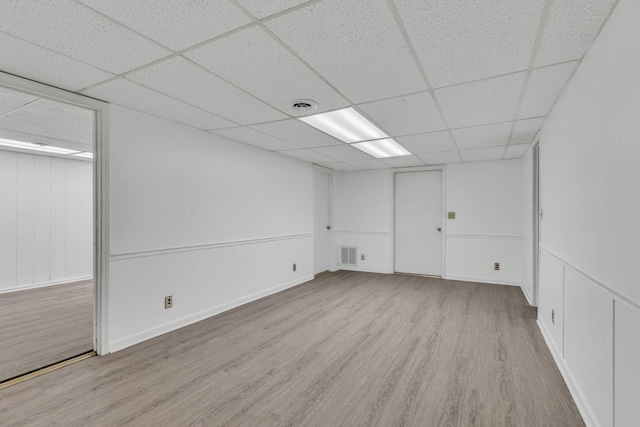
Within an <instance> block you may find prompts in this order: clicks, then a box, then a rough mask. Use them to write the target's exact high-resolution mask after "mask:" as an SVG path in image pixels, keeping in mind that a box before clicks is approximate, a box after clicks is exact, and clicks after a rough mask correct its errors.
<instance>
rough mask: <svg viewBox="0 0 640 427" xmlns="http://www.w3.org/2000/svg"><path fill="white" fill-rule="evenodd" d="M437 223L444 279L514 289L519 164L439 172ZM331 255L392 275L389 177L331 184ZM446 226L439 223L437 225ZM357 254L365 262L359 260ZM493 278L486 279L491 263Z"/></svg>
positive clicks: (518, 273)
mask: <svg viewBox="0 0 640 427" xmlns="http://www.w3.org/2000/svg"><path fill="white" fill-rule="evenodd" d="M444 177H445V182H446V190H445V204H446V209H447V210H448V211H455V212H456V219H455V220H444V219H443V225H445V239H446V254H445V255H446V272H445V277H446V278H450V279H456V280H469V281H482V282H489V283H505V284H512V285H519V284H520V283H521V281H522V264H523V255H522V194H521V192H522V185H521V180H522V171H521V161H520V160H506V161H505V160H503V161H496V162H478V163H460V164H450V165H447V167H446V169H445V171H444ZM335 182H336V188H335V210H336V214H335V215H336V221H335V225H336V227H335V235H336V239H335V241H336V252H337V250H338V248H339V247H340V246H357V247H358V251H359V254H358V266H357V267H356V268H354V267H344V266H340V268H342V269H350V270H363V271H373V272H383V273H392V272H393V268H394V267H393V171H392V170H373V171H362V172H342V173H339V174H336V176H335ZM445 221H446V222H445ZM360 254H365V255H366V256H365V261H362V260H361V259H360ZM494 262H500V264H501V270H500V271H494V270H493V263H494Z"/></svg>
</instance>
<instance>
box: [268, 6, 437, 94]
mask: <svg viewBox="0 0 640 427" xmlns="http://www.w3.org/2000/svg"><path fill="white" fill-rule="evenodd" d="M265 25H266V26H267V27H268V28H269V29H270V30H271V31H273V32H274V33H275V34H276V35H277V36H278V37H280V38H281V39H282V40H283V41H284V42H285V43H287V45H289V46H290V47H291V48H292V49H293V50H294V51H295V52H296V53H297V54H299V55H300V56H301V57H302V58H304V60H305V61H307V62H308V63H309V64H311V66H313V67H314V68H315V69H316V70H318V71H319V72H320V74H322V75H323V76H324V77H325V78H327V79H328V80H329V81H330V82H331V83H332V84H333V85H334V86H336V87H337V88H338V90H340V91H341V92H342V93H343V94H345V95H346V96H347V97H348V98H349V99H350V100H351V101H353V102H354V103H362V102H367V101H374V100H377V99H383V98H390V97H392V96H397V95H398V94H404V93H413V92H419V91H422V90H426V89H427V87H426V85H425V83H424V81H423V80H422V77H421V76H420V74H419V72H418V68H417V66H416V64H415V62H414V60H413V57H412V56H411V53H410V51H409V49H408V47H407V46H406V44H405V42H404V39H403V37H402V33H401V32H400V29H399V28H398V26H397V24H396V22H395V19H394V17H393V15H392V14H391V10H390V9H389V6H388V5H387V3H386V2H385V1H373V2H372V1H370V0H349V1H343V0H324V1H321V2H319V3H314V4H312V5H309V6H308V7H304V8H301V9H298V10H295V11H293V12H291V13H287V14H285V15H283V16H279V17H276V18H274V19H272V20H266V21H265Z"/></svg>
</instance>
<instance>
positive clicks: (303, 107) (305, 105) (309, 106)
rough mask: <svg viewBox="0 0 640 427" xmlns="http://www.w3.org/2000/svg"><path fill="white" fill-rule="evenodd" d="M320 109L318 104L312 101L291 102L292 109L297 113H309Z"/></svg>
mask: <svg viewBox="0 0 640 427" xmlns="http://www.w3.org/2000/svg"><path fill="white" fill-rule="evenodd" d="M316 108H318V103H317V102H316V101H313V100H311V99H296V100H295V101H291V109H292V110H293V111H295V112H296V113H300V114H302V113H309V112H311V111H313V110H315V109H316Z"/></svg>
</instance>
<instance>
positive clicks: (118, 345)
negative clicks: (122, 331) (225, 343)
mask: <svg viewBox="0 0 640 427" xmlns="http://www.w3.org/2000/svg"><path fill="white" fill-rule="evenodd" d="M310 280H313V275H309V276H305V277H302V278H300V279H296V280H293V281H290V282H286V283H283V284H280V285H277V286H273V287H271V288H269V289H265V290H263V291H260V292H256V293H253V294H251V295H247V296H244V297H241V298H238V299H235V300H233V301H230V302H227V303H224V304H220V305H217V306H215V307H212V308H209V309H206V310H202V311H199V312H197V313H193V314H190V315H188V316H185V317H182V318H180V319H176V320H173V321H171V322H168V323H164V324H162V325H158V326H155V327H153V328H150V329H147V330H144V331H142V332H138V333H135V334H133V335H129V336H128V337H124V338H120V339H118V340H115V341H111V342H110V343H109V350H110V351H112V352H114V351H118V350H122V349H124V348H127V347H131V346H132V345H135V344H139V343H141V342H143V341H146V340H149V339H151V338H155V337H157V336H160V335H164V334H166V333H169V332H171V331H175V330H176V329H180V328H182V327H185V326H188V325H191V324H193V323H196V322H199V321H201V320H204V319H207V318H209V317H212V316H215V315H217V314H220V313H224V312H225V311H229V310H232V309H234V308H237V307H240V306H242V305H245V304H248V303H250V302H254V301H257V300H259V299H261V298H264V297H267V296H269V295H273V294H277V293H278V292H282V291H284V290H286V289H289V288H292V287H294V286H298V285H300V284H302V283H305V282H308V281H310Z"/></svg>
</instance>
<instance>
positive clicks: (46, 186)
mask: <svg viewBox="0 0 640 427" xmlns="http://www.w3.org/2000/svg"><path fill="white" fill-rule="evenodd" d="M34 157H35V179H34V184H35V197H34V202H35V203H34V206H35V212H34V214H35V218H34V219H35V224H34V238H35V240H34V245H35V248H34V284H36V285H38V284H44V283H49V282H50V281H51V277H50V274H51V273H50V267H51V264H50V261H51V255H50V252H51V158H50V157H46V156H34Z"/></svg>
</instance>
